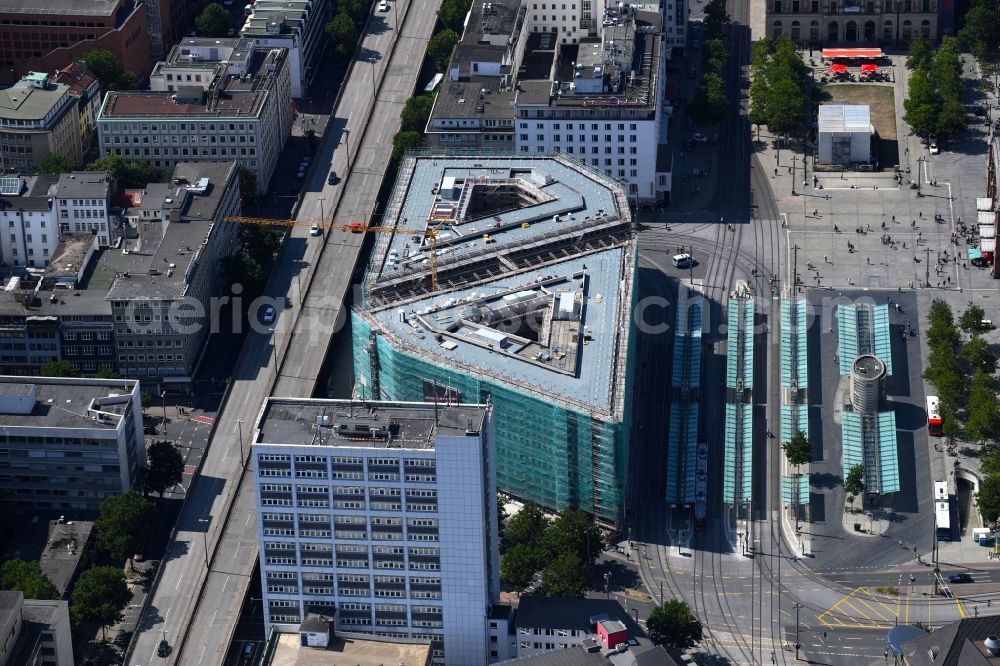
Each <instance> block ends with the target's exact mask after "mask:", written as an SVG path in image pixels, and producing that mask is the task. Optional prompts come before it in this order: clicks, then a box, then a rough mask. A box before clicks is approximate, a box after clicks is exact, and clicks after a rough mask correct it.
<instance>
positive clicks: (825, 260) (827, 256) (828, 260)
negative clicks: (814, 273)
mask: <svg viewBox="0 0 1000 666" xmlns="http://www.w3.org/2000/svg"><path fill="white" fill-rule="evenodd" d="M823 263H824V264H828V263H830V257H829V255H825V254H824V255H823Z"/></svg>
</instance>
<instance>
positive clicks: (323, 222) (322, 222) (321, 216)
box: [296, 150, 351, 305]
mask: <svg viewBox="0 0 1000 666" xmlns="http://www.w3.org/2000/svg"><path fill="white" fill-rule="evenodd" d="M350 155H351V152H350V150H348V151H347V168H348V169H350V168H351V159H350ZM316 201H318V202H319V228H320V229H322V230H323V233H324V234H326V235H325V236H323V237H324V238H327V237H329V235H330V228H329V227H328V226H326V216H325V215H324V213H323V202H324V201H326V197H316ZM332 221H333V220H331V222H332ZM296 277H298V274H297V273H296ZM299 305H302V287H301V285H300V286H299Z"/></svg>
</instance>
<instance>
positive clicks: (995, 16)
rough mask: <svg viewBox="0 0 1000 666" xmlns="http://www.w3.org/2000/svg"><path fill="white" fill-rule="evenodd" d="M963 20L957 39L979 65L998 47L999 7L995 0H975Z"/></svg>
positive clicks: (999, 41) (999, 28)
mask: <svg viewBox="0 0 1000 666" xmlns="http://www.w3.org/2000/svg"><path fill="white" fill-rule="evenodd" d="M963 20H964V25H963V26H962V30H961V31H960V32H959V33H958V37H959V39H960V40H961V41H962V43H963V44H965V45H966V46H968V47H969V51H971V52H972V54H973V55H974V56H975V57H976V59H977V60H979V62H980V63H985V62H987V61H988V60H989V59H990V57H992V56H993V54H995V53H996V49H997V48H998V47H1000V5H998V4H997V2H996V1H995V0H976V2H973V4H972V6H971V7H970V8H969V10H968V11H967V12H966V13H965V18H964V19H963Z"/></svg>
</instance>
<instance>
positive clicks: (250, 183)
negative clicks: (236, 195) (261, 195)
mask: <svg viewBox="0 0 1000 666" xmlns="http://www.w3.org/2000/svg"><path fill="white" fill-rule="evenodd" d="M240 194H241V195H243V196H244V197H249V198H253V197H256V196H257V172H256V171H253V170H252V169H250V168H249V167H247V166H244V165H242V164H241V165H240Z"/></svg>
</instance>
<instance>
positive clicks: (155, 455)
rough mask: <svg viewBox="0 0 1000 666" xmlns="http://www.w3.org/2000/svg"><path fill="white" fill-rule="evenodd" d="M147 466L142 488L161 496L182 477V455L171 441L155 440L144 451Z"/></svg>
mask: <svg viewBox="0 0 1000 666" xmlns="http://www.w3.org/2000/svg"><path fill="white" fill-rule="evenodd" d="M146 455H147V456H148V457H149V467H148V468H147V469H146V477H145V483H144V489H145V490H146V491H148V492H153V493H158V494H159V495H160V497H163V493H164V492H166V490H167V488H170V487H172V486H174V485H175V484H178V483H180V482H181V481H182V480H183V479H184V456H183V455H181V452H180V449H178V448H177V447H176V446H174V445H173V442H168V441H165V440H157V441H155V442H153V443H152V444H150V446H149V449H148V450H147V451H146Z"/></svg>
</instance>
